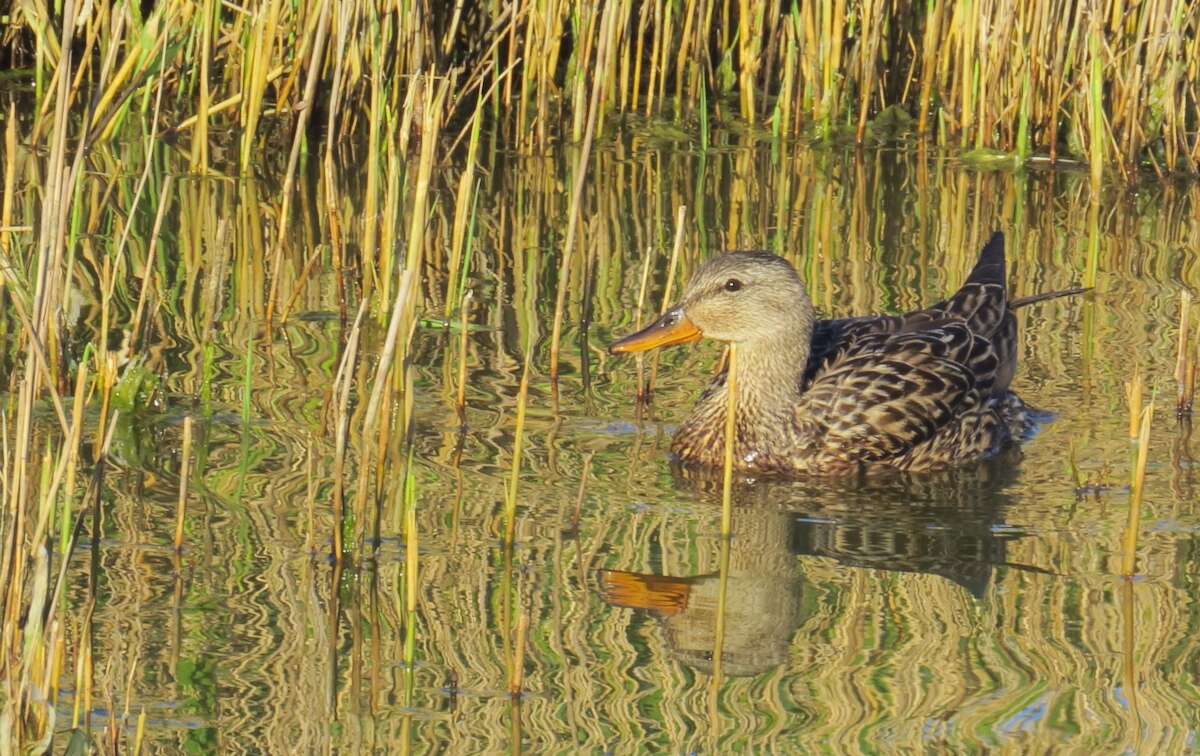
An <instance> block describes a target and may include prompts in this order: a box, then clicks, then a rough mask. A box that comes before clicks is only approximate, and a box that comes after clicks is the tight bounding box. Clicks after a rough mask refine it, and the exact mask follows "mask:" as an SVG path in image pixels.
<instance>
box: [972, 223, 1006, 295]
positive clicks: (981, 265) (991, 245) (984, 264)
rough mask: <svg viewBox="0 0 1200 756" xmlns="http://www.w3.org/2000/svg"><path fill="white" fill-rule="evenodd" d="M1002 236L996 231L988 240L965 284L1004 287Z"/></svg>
mask: <svg viewBox="0 0 1200 756" xmlns="http://www.w3.org/2000/svg"><path fill="white" fill-rule="evenodd" d="M1004 280H1005V279H1004V234H1003V233H1001V232H999V231H996V232H995V233H993V234H992V238H991V239H989V240H988V243H987V245H986V246H985V247H984V248H983V251H982V252H980V253H979V261H978V262H976V263H975V268H974V269H973V270H972V271H971V275H970V276H968V277H967V283H973V284H1000V285H1001V286H1003V285H1004Z"/></svg>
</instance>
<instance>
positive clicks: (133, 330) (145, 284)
mask: <svg viewBox="0 0 1200 756" xmlns="http://www.w3.org/2000/svg"><path fill="white" fill-rule="evenodd" d="M159 91H160V92H161V89H160V90H159ZM147 163H149V161H147ZM174 178H175V177H174V176H171V175H167V177H166V178H164V179H163V184H162V191H161V193H160V194H159V201H158V211H157V212H156V213H155V215H154V229H153V230H152V231H151V232H150V248H149V249H148V250H147V251H146V262H145V264H143V265H142V275H141V279H142V281H141V286H140V287H139V290H138V300H137V308H136V309H135V310H134V313H133V321H132V322H131V323H130V326H129V331H130V334H129V351H130V352H133V351H134V350H135V349H136V348H137V343H138V334H140V333H141V325H142V313H143V312H145V310H146V297H147V295H148V294H149V292H150V287H151V275H152V274H153V272H154V258H155V255H156V254H157V252H158V235H159V232H160V231H162V223H163V217H165V216H166V214H167V208H168V207H170V205H171V184H172V181H173V180H174Z"/></svg>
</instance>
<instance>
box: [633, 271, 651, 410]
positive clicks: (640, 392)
mask: <svg viewBox="0 0 1200 756" xmlns="http://www.w3.org/2000/svg"><path fill="white" fill-rule="evenodd" d="M653 257H654V250H653V248H650V249H647V250H646V256H645V257H643V258H642V278H641V284H640V285H639V286H638V297H637V309H636V311H635V312H636V313H637V314H636V315H635V316H634V330H637V331H640V330H641V329H642V307H643V306H644V305H645V303H646V282H647V280H648V279H649V278H650V261H651V260H652V259H653ZM635 362H636V364H637V401H638V404H641V403H642V402H644V401H646V396H647V391H646V382H645V380H644V375H643V369H644V367H645V359H644V356H643V354H642V353H641V352H638V353H637V355H636V358H635Z"/></svg>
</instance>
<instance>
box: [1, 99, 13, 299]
mask: <svg viewBox="0 0 1200 756" xmlns="http://www.w3.org/2000/svg"><path fill="white" fill-rule="evenodd" d="M7 120H8V123H7V125H6V126H5V127H4V195H3V196H2V197H0V252H2V253H4V255H5V256H6V257H7V256H8V255H10V254H11V249H10V247H9V245H10V242H9V237H10V236H11V235H12V209H13V196H14V194H15V191H14V190H15V189H16V185H17V105H16V103H15V102H10V103H9V104H8V118H7ZM4 278H5V277H4V276H0V295H3V292H4Z"/></svg>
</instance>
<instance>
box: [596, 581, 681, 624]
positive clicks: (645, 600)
mask: <svg viewBox="0 0 1200 756" xmlns="http://www.w3.org/2000/svg"><path fill="white" fill-rule="evenodd" d="M599 577H600V590H601V592H602V593H603V595H604V600H605V601H607V602H608V603H609V604H612V605H613V606H623V607H627V608H629V609H650V610H652V611H655V612H658V613H659V614H661V615H664V616H667V617H670V616H672V615H674V614H679V613H680V612H682V611H683V610H684V609H687V602H688V593H689V592H690V591H691V590H692V586H691V584H690V582H689V581H688V579H687V578H675V577H666V576H664V575H639V574H638V573H636V572H622V571H620V570H600V573H599Z"/></svg>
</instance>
